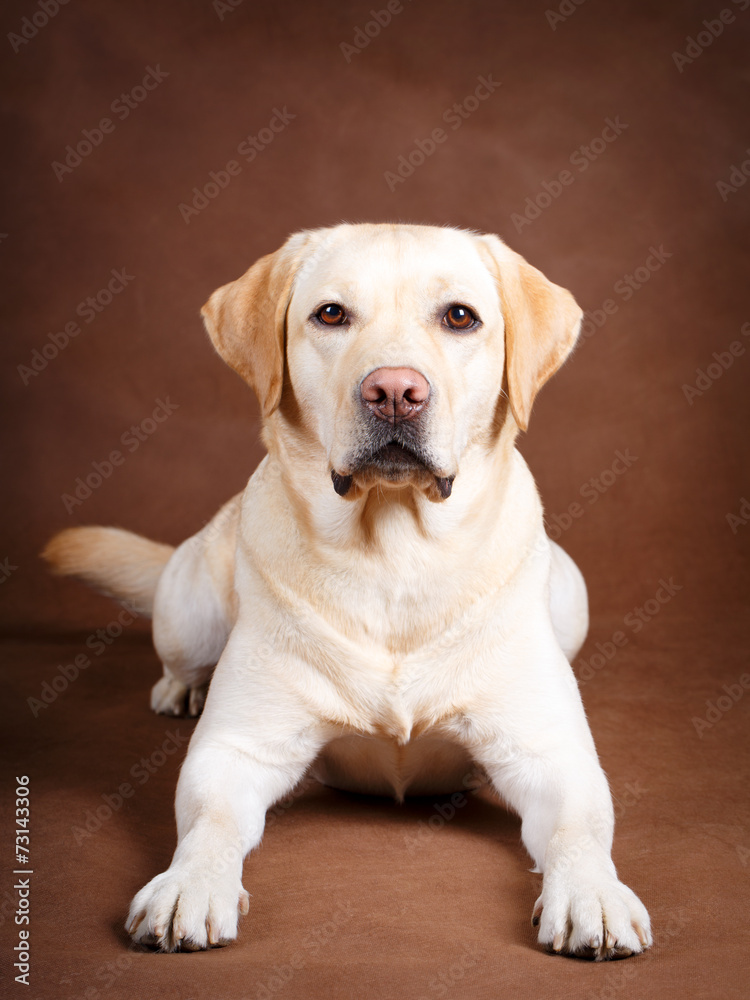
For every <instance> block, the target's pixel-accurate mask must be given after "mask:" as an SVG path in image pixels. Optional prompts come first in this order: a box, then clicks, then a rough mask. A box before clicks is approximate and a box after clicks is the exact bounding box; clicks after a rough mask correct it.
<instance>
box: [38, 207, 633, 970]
mask: <svg viewBox="0 0 750 1000" xmlns="http://www.w3.org/2000/svg"><path fill="white" fill-rule="evenodd" d="M330 302H334V303H338V304H341V305H342V306H343V307H344V308H345V309H346V312H347V315H348V316H349V317H350V322H349V323H348V324H347V325H346V326H344V327H324V326H322V324H321V322H320V321H319V320H316V319H315V315H316V312H317V311H318V310H320V308H321V307H322V306H323V305H325V304H326V303H330ZM455 303H463V304H465V305H468V306H470V307H471V308H472V309H473V310H474V312H475V313H476V314H477V316H478V317H479V318H480V320H481V326H480V327H479V328H478V329H476V330H473V331H471V332H467V333H458V332H456V331H455V330H453V329H449V328H448V327H447V326H446V325H445V322H444V321H442V320H441V318H442V317H443V315H444V314H445V312H446V310H447V309H448V308H449V307H450V306H451V305H452V304H455ZM204 316H205V319H206V325H207V327H208V330H209V333H210V334H211V336H212V339H213V341H214V343H215V345H216V347H217V349H218V350H219V351H220V353H221V354H222V356H224V358H225V359H226V360H227V362H228V363H229V364H231V365H232V367H234V368H235V369H236V370H237V371H238V372H239V373H240V374H241V375H242V376H243V377H244V378H245V379H246V380H247V381H248V382H249V383H250V384H251V385H252V386H253V388H254V389H255V391H256V392H257V394H258V397H259V399H260V403H261V407H262V410H263V413H264V439H265V442H266V445H267V448H268V455H267V457H266V458H265V459H264V460H263V461H262V462H261V464H260V466H259V467H258V469H257V470H256V472H255V473H254V474H253V476H252V477H251V479H250V481H249V483H248V485H247V488H246V490H245V491H244V493H243V494H241V495H240V496H237V497H235V498H234V499H233V500H231V501H230V502H229V503H228V504H227V505H226V506H225V507H224V508H222V510H221V511H219V513H218V514H217V515H216V517H215V518H214V520H213V521H212V522H211V523H209V524H208V525H206V527H205V528H204V529H203V530H202V531H201V532H200V533H199V534H198V535H196V536H195V537H194V538H192V539H189V540H188V541H187V542H185V543H184V544H183V545H181V546H180V547H179V548H177V549H176V550H175V551H174V552H173V553H172V554H171V555H170V558H169V561H168V562H167V564H166V567H165V568H164V570H163V573H161V575H160V579H159V582H158V586H156V587H155V596H154V641H155V645H156V649H157V651H158V652H159V654H160V656H161V658H162V661H163V663H164V677H163V678H162V680H161V681H160V682H159V683H158V684H157V685H156V687H155V688H154V691H153V693H152V705H153V707H154V708H155V709H156V710H157V711H162V712H167V713H170V712H172V713H179V712H182V711H184V710H186V709H187V710H188V711H190V712H191V713H197V712H198V711H199V710H200V708H201V706H202V705H203V701H204V697H205V691H206V687H207V685H208V682H209V680H210V681H211V685H210V689H209V691H208V697H207V698H206V699H205V707H204V708H203V714H202V716H201V718H200V720H199V722H198V724H197V727H196V730H195V734H194V736H193V739H192V741H191V744H190V748H189V751H188V755H187V758H186V760H185V764H184V766H183V769H182V773H181V775H180V780H179V784H178V788H177V800H176V813H177V826H178V846H177V850H176V852H175V855H174V858H173V860H172V864H171V866H170V867H169V869H168V870H167V871H166V872H164V873H163V874H161V875H158V876H157V877H156V878H154V879H153V880H152V881H151V882H150V883H149V884H148V885H147V886H146V887H145V888H144V889H142V890H141V892H139V893H138V895H137V896H136V897H135V899H134V901H133V905H132V907H131V912H130V916H129V918H128V925H127V926H128V929H129V931H130V933H131V934H132V935H133V937H134V938H135V939H136V940H137V941H140V942H144V943H152V944H156V945H157V946H158V947H159V948H161V949H163V950H167V951H168V950H174V949H177V948H183V949H187V948H191V949H192V948H206V947H208V946H209V945H213V944H219V943H224V942H227V941H229V940H231V939H233V938H234V937H235V936H236V933H237V916H238V907H239V911H240V912H246V911H247V905H248V899H247V893H246V892H245V890H244V889H243V888H242V884H241V875H242V861H243V858H244V856H245V855H246V854H247V852H248V851H250V850H251V849H252V848H253V847H255V846H256V845H257V844H258V842H259V841H260V838H261V835H262V832H263V825H264V817H265V813H266V810H267V809H268V808H269V807H270V806H272V805H273V804H274V802H276V801H277V800H278V799H280V798H282V797H283V796H285V795H286V794H288V792H289V791H290V790H291V789H292V788H293V787H294V785H295V784H296V783H297V782H298V781H299V780H300V779H301V778H302V776H303V775H304V774H305V773H306V772H307V771H308V770H309V769H311V768H312V769H314V771H315V773H316V774H317V775H318V776H319V777H320V778H321V780H323V781H326V782H330V783H332V784H336V785H338V786H339V787H342V788H347V789H356V790H359V791H370V792H390V793H391V794H394V795H395V796H396V797H399V798H400V797H401V796H403V795H405V794H408V793H410V792H412V793H418V792H422V793H428V792H429V793H433V792H438V791H450V790H454V789H456V788H462V787H464V779H465V778H466V776H467V774H469V773H470V772H477V773H480V774H482V775H484V776H485V778H486V780H488V781H489V782H491V784H492V786H493V787H494V789H495V790H496V791H497V793H498V794H499V795H500V796H502V798H503V799H504V800H505V801H506V802H508V803H509V805H510V806H511V807H512V808H513V809H514V810H516V811H517V812H518V813H519V815H520V816H521V818H522V836H523V841H524V844H525V845H526V848H527V850H528V851H529V853H530V855H531V857H532V858H533V860H534V862H535V865H536V867H537V869H538V871H540V872H543V873H544V879H543V884H542V892H541V895H540V897H539V900H538V901H537V905H536V907H535V911H534V920H535V922H538V924H539V940H540V942H541V943H542V944H544V945H546V946H548V947H550V948H552V949H554V950H555V951H563V952H568V953H579V954H586V955H590V956H592V957H595V958H607V957H612V956H615V955H627V954H631V953H635V952H639V951H641V950H642V949H643V948H644V947H648V946H649V944H650V943H651V932H650V927H649V918H648V914H647V912H646V910H645V909H644V907H643V905H642V904H641V902H640V901H639V900H638V899H637V897H636V896H635V895H634V894H633V893H632V892H631V890H630V889H628V888H627V887H626V886H625V885H623V884H622V883H621V882H620V881H619V880H618V878H617V874H616V872H615V868H614V865H613V864H612V860H611V857H610V849H611V842H612V832H613V810H612V803H611V798H610V794H609V790H608V787H607V782H606V779H605V777H604V774H603V772H602V770H601V767H600V765H599V762H598V759H597V755H596V751H595V748H594V744H593V741H592V738H591V734H590V732H589V728H588V725H587V722H586V718H585V715H584V711H583V707H582V704H581V699H580V696H579V693H578V688H577V685H576V682H575V678H574V676H573V673H572V670H571V668H570V665H569V660H570V659H571V658H572V657H573V656H575V654H576V652H577V650H578V649H579V648H580V646H581V644H582V643H583V640H584V638H585V635H586V631H587V627H588V610H587V597H586V588H585V584H584V582H583V578H582V576H581V574H580V572H579V570H578V568H577V567H576V566H575V564H574V563H573V561H572V560H571V559H570V557H569V556H567V555H566V554H565V553H564V552H563V551H562V549H560V548H559V547H558V546H557V545H555V544H554V543H552V542H550V541H549V539H548V538H547V536H546V534H545V532H544V527H543V520H542V507H541V503H540V500H539V497H538V494H537V490H536V487H535V485H534V482H533V479H532V477H531V474H530V472H529V470H528V468H527V466H526V463H525V462H524V460H523V459H522V457H521V456H520V454H519V453H518V451H517V450H516V449H515V447H514V442H515V438H516V435H517V432H518V428H519V426H520V427H524V428H525V426H526V424H527V422H528V418H529V414H530V410H531V406H532V404H533V400H534V396H535V395H536V393H537V391H538V390H539V389H540V388H541V386H542V385H543V383H544V382H545V381H546V379H547V378H549V377H550V375H552V374H553V373H554V371H555V370H556V369H557V368H558V367H559V366H560V365H561V364H562V363H563V361H564V360H565V357H566V356H567V355H568V353H569V352H570V350H571V349H572V347H573V345H574V343H575V340H576V337H577V334H578V329H579V325H580V318H581V311H580V309H579V308H578V306H577V305H576V304H575V302H574V300H573V298H572V296H571V295H570V293H568V292H566V291H565V290H564V289H562V288H559V287H558V286H556V285H554V284H552V283H551V282H549V281H548V280H547V279H546V278H544V276H543V275H541V274H540V272H538V271H536V270H535V269H534V268H532V267H530V265H528V264H527V263H526V262H525V261H523V259H522V258H520V257H519V256H518V255H517V254H514V253H513V252H512V251H510V250H509V249H508V248H507V247H505V245H504V244H503V243H502V242H501V241H500V240H499V239H498V238H497V237H494V236H478V235H474V234H471V233H465V232H460V231H456V230H451V229H439V228H433V227H419V226H388V225H383V226H365V225H362V226H348V225H345V226H339V227H335V228H333V229H328V230H316V231H312V232H305V233H300V234H297V235H295V236H293V237H291V238H290V240H289V241H288V242H287V243H286V244H285V246H284V247H283V248H282V249H281V250H280V251H278V252H277V253H276V254H272V255H269V256H268V257H265V258H263V259H262V260H261V261H259V262H258V263H257V264H256V265H254V267H253V268H251V269H250V271H248V272H247V274H246V275H244V276H243V277H242V278H240V279H238V280H237V281H236V282H232V283H231V284H229V285H226V286H224V287H223V288H221V289H219V290H218V291H217V292H215V293H214V295H213V296H212V297H211V299H210V300H209V302H208V303H207V304H206V306H205V308H204ZM383 367H385V368H400V367H406V368H409V369H413V370H415V371H417V372H419V373H421V374H422V375H423V376H424V377H425V378H426V380H427V382H428V383H429V386H430V390H431V396H430V401H429V406H428V408H427V410H426V411H425V420H424V435H425V442H426V446H427V447H428V450H429V463H430V464H429V468H427V467H424V468H420V469H414V470H411V471H410V472H408V474H406V475H405V476H404V478H402V479H401V480H399V481H391V480H386V479H383V478H382V477H381V476H380V475H379V474H378V472H377V470H373V469H371V468H364V469H358V467H357V461H356V456H357V454H358V449H360V450H361V447H362V443H363V441H366V438H367V433H368V424H367V421H366V420H365V418H364V417H363V413H362V404H361V402H360V400H359V386H360V385H361V383H362V381H363V379H364V378H365V377H366V376H367V375H368V373H370V372H372V371H373V370H375V369H380V368H383ZM332 472H333V473H337V474H340V475H341V476H349V475H351V477H352V480H351V487H350V488H349V489H348V492H346V495H344V496H340V495H338V493H337V492H335V491H334V489H333V486H332V480H331V473H332ZM441 478H442V479H450V478H452V480H453V488H452V493H451V495H450V496H449V497H448V498H447V499H445V498H444V496H443V494H442V493H441V491H440V489H439V488H438V486H439V482H440V481H441ZM83 530H86V529H83ZM134 544H135V543H134ZM138 544H140V542H139V543H138ZM53 546H54V543H53ZM82 548H84V549H86V545H82ZM154 553H156V550H154ZM159 553H161V554H163V553H162V550H161V549H160V550H159ZM53 554H54V553H53ZM152 555H153V554H152ZM160 557H161V555H160ZM87 558H88V560H89V562H88V563H86V559H85V558H82V559H79V563H78V566H79V569H78V570H76V569H75V564H74V563H70V564H69V568H66V566H65V565H64V564H61V563H58V569H59V570H60V571H62V572H69V571H71V569H70V567H72V571H73V572H82V571H81V569H80V566H84V571H83V572H82V575H83V576H84V577H86V578H88V579H93V580H94V582H95V583H98V585H99V586H102V585H103V581H105V583H104V585H106V586H108V589H109V591H110V592H116V589H117V588H116V586H115V584H114V583H112V584H111V585H107V584H106V571H105V569H102V567H101V566H100V565H99V564H98V563H97V559H98V556H97V554H96V551H95V550H89V553H88V556H87ZM53 562H54V558H53ZM151 563H152V564H153V558H152V559H151ZM92 565H97V566H98V568H97V569H96V571H95V572H92V570H91V566H92ZM149 572H151V571H150V570H149ZM120 576H121V574H120V573H119V571H118V570H117V567H116V566H115V567H113V570H112V579H113V580H115V579H116V578H118V579H119V577H120ZM149 579H151V577H150V576H149ZM216 661H218V663H217V665H216V667H215V670H214V664H215V663H216ZM212 674H213V677H212ZM458 863H459V865H460V861H459V862H458ZM290 877H291V876H290ZM383 877H384V878H386V877H387V874H386V873H384V876H383Z"/></svg>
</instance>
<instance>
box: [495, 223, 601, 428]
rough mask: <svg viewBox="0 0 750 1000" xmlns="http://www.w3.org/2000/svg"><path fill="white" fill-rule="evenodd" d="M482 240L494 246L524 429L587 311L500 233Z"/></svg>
mask: <svg viewBox="0 0 750 1000" xmlns="http://www.w3.org/2000/svg"><path fill="white" fill-rule="evenodd" d="M479 240H480V241H481V243H482V245H483V246H484V247H485V248H486V249H487V250H489V253H490V256H491V260H492V264H493V270H494V273H495V278H496V281H497V287H498V292H499V295H500V302H501V304H502V309H503V318H504V320H505V370H506V372H507V376H508V395H509V398H510V408H511V411H512V413H513V418H514V419H515V421H516V423H517V424H518V426H519V428H520V429H521V430H522V431H525V430H526V429H527V427H528V426H529V417H530V415H531V407H532V405H533V403H534V399H535V397H536V394H537V393H538V392H539V390H540V389H541V388H542V386H543V385H544V383H545V382H546V381H547V379H549V378H551V377H552V376H553V375H554V374H555V372H556V371H557V369H558V368H559V367H560V366H561V365H562V363H563V361H565V359H566V358H567V356H568V355H569V354H570V352H571V351H572V350H573V346H574V344H575V342H576V340H577V339H578V333H579V331H580V328H581V319H582V318H583V312H582V310H581V308H580V307H579V306H578V304H577V302H576V300H575V299H574V298H573V296H572V295H571V294H570V292H569V291H567V290H566V289H565V288H561V287H560V285H555V284H553V283H552V282H551V281H549V280H548V279H547V278H545V277H544V275H543V274H542V272H541V271H537V269H536V268H535V267H532V266H531V265H530V264H527V263H526V261H525V260H524V259H523V257H522V256H521V255H520V254H517V253H515V252H514V251H513V250H511V249H509V248H508V247H507V246H506V245H505V244H504V243H503V241H502V240H501V239H500V238H499V237H497V236H489V235H488V236H480V237H479Z"/></svg>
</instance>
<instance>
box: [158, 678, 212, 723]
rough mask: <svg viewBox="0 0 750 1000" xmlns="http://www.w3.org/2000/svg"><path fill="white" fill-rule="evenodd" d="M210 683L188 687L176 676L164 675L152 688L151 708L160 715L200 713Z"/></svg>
mask: <svg viewBox="0 0 750 1000" xmlns="http://www.w3.org/2000/svg"><path fill="white" fill-rule="evenodd" d="M207 692H208V684H201V685H200V686H199V687H192V688H191V687H188V686H187V685H186V684H183V683H182V681H178V680H177V678H176V677H162V678H161V680H159V681H157V682H156V684H154V686H153V687H152V688H151V708H152V709H153V711H154V712H158V713H159V715H187V716H191V717H193V716H196V715H200V714H201V712H202V711H203V705H204V703H205V701H206V693H207Z"/></svg>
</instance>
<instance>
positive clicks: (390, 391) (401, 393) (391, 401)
mask: <svg viewBox="0 0 750 1000" xmlns="http://www.w3.org/2000/svg"><path fill="white" fill-rule="evenodd" d="M360 393H361V396H362V402H363V403H364V404H365V406H367V407H368V408H369V409H370V410H371V411H372V412H373V413H374V414H375V415H376V416H378V417H383V419H384V420H390V421H391V422H392V423H397V422H399V421H401V420H411V418H412V417H415V416H416V415H417V414H418V413H420V412H421V411H422V410H423V409H424V406H425V403H426V402H427V400H428V399H429V396H430V385H429V383H428V381H427V379H426V378H425V377H424V375H420V373H419V372H417V371H414V369H413V368H377V369H376V370H375V371H374V372H370V374H369V375H368V376H367V378H366V379H364V381H363V382H362V385H361V386H360Z"/></svg>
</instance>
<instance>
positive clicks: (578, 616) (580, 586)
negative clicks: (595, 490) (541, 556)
mask: <svg viewBox="0 0 750 1000" xmlns="http://www.w3.org/2000/svg"><path fill="white" fill-rule="evenodd" d="M550 548H551V549H552V564H551V566H550V578H549V603H550V615H551V617H552V628H553V629H554V632H555V635H556V636H557V641H558V642H559V643H560V645H561V646H562V650H563V652H564V653H565V656H566V657H567V659H568V662H569V663H572V661H573V659H574V658H575V657H576V656H577V655H578V651H579V650H580V648H581V646H582V645H583V643H584V641H585V639H586V633H587V632H588V630H589V601H588V594H587V592H586V582H585V580H584V579H583V574H582V573H581V571H580V569H579V568H578V567H577V566H576V564H575V563H574V562H573V560H572V559H571V558H570V556H569V555H568V553H567V552H566V551H565V550H564V549H562V548H560V546H559V545H558V544H557V543H556V542H553V541H550Z"/></svg>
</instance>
